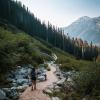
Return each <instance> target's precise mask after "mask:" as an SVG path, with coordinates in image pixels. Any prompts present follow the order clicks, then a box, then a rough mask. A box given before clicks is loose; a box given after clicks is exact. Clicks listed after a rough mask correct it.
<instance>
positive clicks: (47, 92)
mask: <svg viewBox="0 0 100 100" xmlns="http://www.w3.org/2000/svg"><path fill="white" fill-rule="evenodd" d="M43 92H44V93H45V94H52V91H51V90H50V89H48V88H46V89H44V90H43Z"/></svg>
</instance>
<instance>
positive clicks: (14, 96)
mask: <svg viewBox="0 0 100 100" xmlns="http://www.w3.org/2000/svg"><path fill="white" fill-rule="evenodd" d="M8 97H9V98H11V99H12V100H17V99H18V98H19V93H18V92H17V90H16V89H11V91H10V92H9V93H8Z"/></svg>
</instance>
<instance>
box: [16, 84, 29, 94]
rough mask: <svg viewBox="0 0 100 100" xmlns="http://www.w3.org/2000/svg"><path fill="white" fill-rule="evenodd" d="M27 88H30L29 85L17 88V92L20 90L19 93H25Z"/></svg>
mask: <svg viewBox="0 0 100 100" xmlns="http://www.w3.org/2000/svg"><path fill="white" fill-rule="evenodd" d="M27 87H28V85H23V86H19V87H17V90H18V91H19V92H24V91H25V90H26V88H27Z"/></svg>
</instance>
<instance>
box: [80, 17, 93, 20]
mask: <svg viewBox="0 0 100 100" xmlns="http://www.w3.org/2000/svg"><path fill="white" fill-rule="evenodd" d="M79 19H81V20H82V19H83V20H89V19H91V18H90V17H88V16H82V17H80V18H79Z"/></svg>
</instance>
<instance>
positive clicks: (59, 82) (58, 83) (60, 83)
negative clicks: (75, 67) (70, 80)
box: [57, 78, 66, 86]
mask: <svg viewBox="0 0 100 100" xmlns="http://www.w3.org/2000/svg"><path fill="white" fill-rule="evenodd" d="M65 80H66V78H63V79H61V80H60V81H58V82H57V85H58V86H62V85H63V83H64V82H65Z"/></svg>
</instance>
